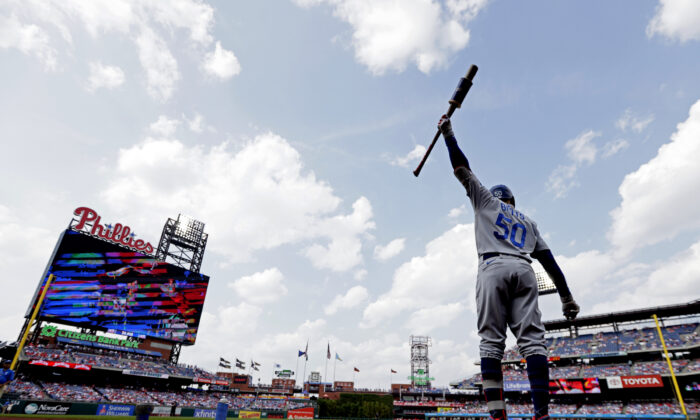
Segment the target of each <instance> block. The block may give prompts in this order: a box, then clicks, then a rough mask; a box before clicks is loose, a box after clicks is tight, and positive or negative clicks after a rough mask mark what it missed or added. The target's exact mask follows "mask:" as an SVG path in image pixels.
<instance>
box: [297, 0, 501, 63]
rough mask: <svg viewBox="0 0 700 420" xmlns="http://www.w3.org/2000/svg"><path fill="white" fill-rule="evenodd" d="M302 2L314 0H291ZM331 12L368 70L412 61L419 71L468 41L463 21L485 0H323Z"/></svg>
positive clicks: (302, 4) (445, 58) (308, 4)
mask: <svg viewBox="0 0 700 420" xmlns="http://www.w3.org/2000/svg"><path fill="white" fill-rule="evenodd" d="M295 2H296V3H297V4H298V5H300V6H303V7H309V6H312V5H318V4H321V3H322V2H321V1H318V0H315V1H314V0H295ZM326 2H327V3H328V4H330V5H332V7H333V14H334V15H335V16H336V17H338V18H339V19H341V20H343V21H345V22H347V23H348V24H350V26H351V27H352V31H353V35H352V45H353V47H354V49H355V58H356V59H357V61H359V62H360V63H361V64H363V65H365V66H366V67H367V68H368V69H369V70H370V71H371V72H372V73H373V74H377V75H380V74H384V73H385V72H386V71H390V70H391V71H397V72H401V71H403V70H404V69H405V68H406V67H407V66H408V65H409V64H414V65H415V66H416V67H417V68H418V70H420V71H421V72H423V73H429V72H430V71H432V70H433V69H435V68H440V67H444V66H445V65H446V64H447V62H448V60H449V58H450V56H451V55H452V54H454V53H456V52H457V51H459V50H461V49H463V48H464V47H465V46H466V45H467V43H468V42H469V30H468V29H467V28H466V24H467V23H469V22H470V21H471V20H472V19H474V18H475V17H476V15H477V14H478V13H479V11H480V10H482V9H483V8H484V7H485V6H486V4H487V1H485V0H449V1H448V2H447V7H446V8H443V6H442V5H441V4H440V3H439V2H436V1H433V0H403V1H401V2H399V1H395V0H374V1H364V0H327V1H326Z"/></svg>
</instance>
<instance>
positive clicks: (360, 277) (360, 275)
mask: <svg viewBox="0 0 700 420" xmlns="http://www.w3.org/2000/svg"><path fill="white" fill-rule="evenodd" d="M352 277H353V278H354V279H355V280H357V281H362V280H364V279H365V277H367V270H365V269H364V268H361V269H359V270H357V271H355V273H354V274H353V275H352Z"/></svg>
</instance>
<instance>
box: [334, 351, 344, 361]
mask: <svg viewBox="0 0 700 420" xmlns="http://www.w3.org/2000/svg"><path fill="white" fill-rule="evenodd" d="M335 360H340V361H341V362H342V361H343V359H341V358H340V356H338V353H336V354H335Z"/></svg>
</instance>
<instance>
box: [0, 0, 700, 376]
mask: <svg viewBox="0 0 700 420" xmlns="http://www.w3.org/2000/svg"><path fill="white" fill-rule="evenodd" d="M699 28H700V6H698V5H696V4H694V3H692V2H683V1H679V0H676V1H671V0H664V1H619V2H583V1H581V2H556V3H552V2H527V3H525V2H507V1H498V0H493V1H486V0H447V1H438V0H404V1H392V0H375V1H366V0H290V1H287V0H284V1H282V0H280V1H269V2H259V1H237V2H202V1H196V0H180V1H176V2H170V3H167V4H166V3H161V2H155V1H153V2H137V1H127V0H124V1H92V2H81V1H77V0H71V1H49V2H38V1H37V2H35V1H9V2H5V3H3V5H2V6H0V63H2V65H0V91H1V92H2V93H3V94H2V95H1V96H0V139H2V146H3V151H4V153H3V157H4V158H3V165H1V166H0V175H2V179H4V180H5V182H3V183H2V184H0V185H1V187H0V188H2V189H1V190H0V191H1V192H2V195H1V197H2V198H1V199H0V251H2V252H0V255H2V257H0V258H2V265H1V266H2V267H3V268H2V276H3V278H4V279H5V280H3V282H4V283H3V284H5V290H6V299H7V304H5V305H2V308H0V333H1V335H0V338H2V339H13V338H14V337H15V336H16V334H17V332H18V331H19V328H20V327H21V325H22V318H21V315H22V314H23V313H24V309H25V308H26V305H27V302H28V299H29V298H30V295H31V293H32V292H33V290H34V288H35V287H36V282H37V281H38V279H39V277H40V275H41V273H42V271H43V269H44V266H45V264H46V260H47V259H48V257H49V255H50V253H51V251H52V249H53V246H54V243H55V241H56V238H57V237H58V234H59V233H60V231H61V230H62V229H63V228H64V227H65V226H66V225H67V223H68V221H69V220H70V218H71V215H72V212H73V210H74V209H75V208H76V207H79V206H82V205H87V206H91V207H92V208H94V209H96V210H97V211H98V212H99V213H100V214H101V215H102V216H103V220H111V221H115V222H116V221H122V222H126V223H128V224H129V225H130V226H132V228H133V229H134V230H135V231H136V232H137V233H138V234H139V236H141V237H143V238H146V239H148V240H150V241H151V242H152V243H155V242H156V241H157V240H158V238H159V235H160V231H161V229H162V225H163V223H164V222H165V220H166V219H167V218H168V217H175V216H177V214H178V213H185V214H190V215H192V216H194V217H196V218H198V219H200V220H202V221H204V222H205V223H206V224H207V231H208V233H209V234H210V242H209V246H208V250H207V254H206V255H205V259H204V265H203V268H202V271H203V272H205V273H207V274H209V275H210V276H211V277H212V281H211V284H210V292H209V296H208V297H207V300H206V304H205V315H204V316H203V318H202V323H201V326H200V334H199V337H198V340H197V344H196V345H195V346H194V347H192V348H186V349H184V350H183V354H182V360H183V361H185V362H190V363H197V364H199V365H201V366H205V367H207V368H209V369H214V368H215V367H216V363H217V361H218V357H219V356H223V357H227V356H228V357H227V358H233V357H237V358H239V359H242V360H249V359H251V358H253V359H255V360H256V361H258V362H260V363H262V364H263V367H262V370H261V374H260V375H259V377H260V378H261V380H262V381H263V382H269V380H270V378H271V376H272V371H273V370H274V367H273V365H274V364H275V363H280V364H282V365H283V366H284V367H286V368H291V369H295V368H296V362H297V359H296V352H297V350H298V349H302V348H303V346H305V344H306V342H307V340H309V343H310V344H309V350H310V359H309V365H308V366H307V368H306V371H307V374H308V372H310V371H312V370H313V371H320V372H321V374H322V375H323V374H325V369H326V368H325V361H326V359H325V353H326V346H327V343H328V342H330V346H331V351H332V352H333V353H335V352H337V353H338V354H339V355H340V356H341V358H342V359H343V362H338V363H337V365H336V367H335V370H336V372H335V376H336V379H338V380H346V379H352V375H353V373H352V371H353V367H357V368H358V369H360V370H361V372H360V374H358V375H357V376H356V378H355V379H356V381H357V384H358V386H361V387H386V386H387V385H388V382H389V380H390V375H389V371H390V369H394V370H397V371H398V374H396V375H394V381H396V382H401V381H406V379H405V377H407V376H408V375H409V357H410V353H409V349H408V340H409V336H410V335H411V334H414V335H423V334H425V335H430V336H431V337H432V338H433V347H432V348H431V357H432V359H433V364H432V366H431V374H432V376H434V377H435V378H436V379H435V383H436V384H438V385H446V384H447V383H449V382H451V381H454V380H458V379H461V378H463V377H465V376H468V375H470V374H471V373H473V372H475V371H476V369H477V367H476V366H475V365H474V361H475V360H476V359H477V356H478V351H477V346H478V339H477V337H476V331H475V308H474V292H473V289H474V280H475V276H476V252H475V246H474V239H473V225H472V223H473V213H472V211H471V209H470V208H469V207H468V202H467V201H466V199H465V196H464V192H463V189H462V187H461V186H460V185H459V183H458V182H457V181H456V180H455V179H454V177H453V176H452V174H451V170H450V166H449V161H448V159H447V154H446V152H445V150H444V145H443V144H442V143H439V144H438V146H437V147H436V149H435V150H434V151H433V153H432V155H431V157H430V159H429V161H428V163H427V165H426V166H425V168H424V170H423V173H422V174H421V176H420V177H419V178H417V179H416V178H414V177H413V175H412V174H411V171H412V169H413V168H414V167H415V165H416V164H417V162H418V159H419V158H420V156H421V155H422V150H424V149H423V148H424V147H426V146H427V144H428V142H429V141H430V139H431V138H432V136H433V134H434V133H435V124H436V122H437V120H438V119H439V117H440V115H441V114H442V113H443V112H444V111H445V110H446V108H447V105H448V104H447V100H448V99H449V97H450V96H451V94H452V92H453V90H454V88H455V86H456V85H457V82H458V80H459V78H460V77H461V76H463V75H464V74H465V73H466V71H467V69H468V68H469V66H470V65H471V64H476V65H478V66H479V72H478V74H477V76H476V78H475V80H474V87H473V88H472V90H471V92H470V93H469V96H468V97H467V99H466V101H465V103H464V106H463V107H462V109H460V110H458V111H457V112H456V113H455V115H454V117H453V125H454V128H455V131H456V134H457V137H458V139H459V141H460V144H461V145H462V148H463V150H464V151H465V153H466V154H467V156H468V158H469V159H470V162H471V165H472V167H473V169H474V171H475V173H476V174H477V175H478V176H479V178H480V179H481V180H482V182H484V184H486V185H493V184H499V183H505V184H507V185H509V186H510V187H511V189H512V190H513V191H514V193H515V195H516V199H517V203H518V207H519V208H520V209H521V210H522V211H524V212H526V213H527V214H529V215H530V216H531V217H533V218H534V219H535V220H536V221H537V222H538V224H539V226H540V230H541V231H542V232H545V234H546V238H547V240H548V243H549V245H550V246H551V248H552V250H553V252H554V254H555V255H556V256H557V258H558V260H559V261H560V263H561V265H562V267H563V269H564V273H565V274H566V275H567V278H568V279H569V283H570V286H571V289H572V291H573V292H574V295H575V296H576V298H577V299H578V300H579V302H580V303H581V306H582V312H583V314H592V313H599V312H609V311H613V310H617V309H623V308H635V307H642V306H647V305H661V304H671V303H679V302H686V301H689V300H692V299H695V298H697V297H698V295H697V284H698V280H697V279H698V278H699V277H700V235H699V233H700V223H698V220H700V217H699V216H700V213H699V210H698V209H700V199H698V198H697V194H695V191H697V189H698V186H700V185H699V184H700V181H699V180H700V169H699V168H700V167H699V166H698V165H697V164H696V161H697V160H698V157H700V142H699V141H698V139H699V138H700V102H698V100H700V84H699V83H698V81H697V75H698V74H700V54H698V52H700V51H699V45H700V44H699V42H698V41H700V29H699ZM540 302H541V307H542V311H543V314H544V317H545V319H554V318H558V317H560V312H559V303H558V301H557V299H556V298H555V297H553V296H548V297H543V298H542V299H541V301H540ZM299 369H300V370H302V369H303V363H302V364H301V365H300V366H299ZM327 376H328V379H332V376H333V362H332V361H331V363H329V367H328V374H327ZM256 379H257V378H256Z"/></svg>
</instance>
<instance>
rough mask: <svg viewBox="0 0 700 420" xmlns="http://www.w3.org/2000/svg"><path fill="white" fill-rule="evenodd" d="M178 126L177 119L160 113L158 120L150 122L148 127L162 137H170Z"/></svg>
mask: <svg viewBox="0 0 700 420" xmlns="http://www.w3.org/2000/svg"><path fill="white" fill-rule="evenodd" d="M179 126H180V121H179V120H176V119H173V118H168V117H167V116H165V115H160V116H159V117H158V120H157V121H156V122H154V123H152V124H151V125H150V127H149V128H150V130H151V132H153V133H154V134H157V135H160V136H162V137H171V136H173V135H174V134H175V132H176V131H177V128H178V127H179Z"/></svg>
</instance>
